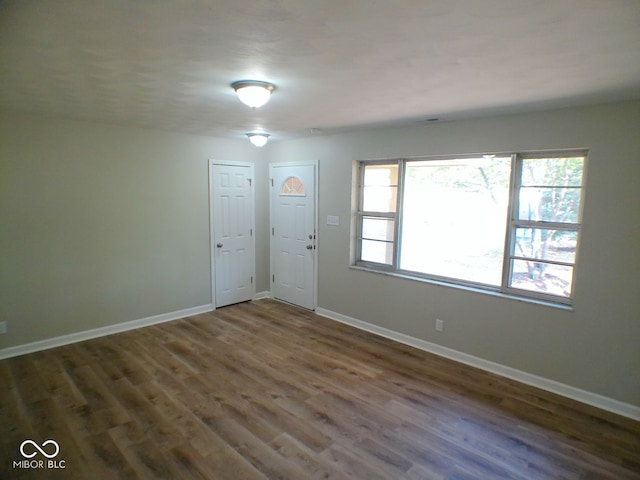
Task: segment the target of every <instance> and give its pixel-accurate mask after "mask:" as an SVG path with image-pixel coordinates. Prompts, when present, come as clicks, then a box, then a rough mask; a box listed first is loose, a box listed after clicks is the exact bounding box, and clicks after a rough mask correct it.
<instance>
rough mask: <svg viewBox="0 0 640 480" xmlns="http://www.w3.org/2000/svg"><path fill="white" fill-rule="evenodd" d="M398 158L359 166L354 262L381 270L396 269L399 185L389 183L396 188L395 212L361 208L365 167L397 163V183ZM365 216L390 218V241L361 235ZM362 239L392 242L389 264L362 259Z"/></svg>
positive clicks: (374, 161)
mask: <svg viewBox="0 0 640 480" xmlns="http://www.w3.org/2000/svg"><path fill="white" fill-rule="evenodd" d="M400 163H401V162H400V160H391V161H390V160H372V161H363V162H361V163H360V167H359V172H358V173H359V178H358V189H359V192H358V211H357V217H358V219H357V222H356V238H357V242H356V243H357V250H356V263H357V264H359V265H363V266H369V267H372V268H374V269H382V270H392V271H394V270H396V265H397V263H396V258H397V250H398V243H397V238H398V207H399V203H400V196H399V186H398V185H391V184H390V185H389V186H395V187H396V188H397V191H396V211H395V212H373V211H367V210H363V205H364V190H365V181H364V177H365V169H366V167H367V166H368V165H398V183H400V182H401V179H400ZM366 217H376V218H384V219H387V220H392V221H393V222H394V234H393V240H392V241H381V240H375V239H370V238H364V237H363V232H362V230H363V222H364V219H365V218H366ZM363 240H371V241H379V242H381V243H392V244H393V253H392V259H391V264H386V263H378V262H372V261H368V260H363V259H362V241H363Z"/></svg>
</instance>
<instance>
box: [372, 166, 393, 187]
mask: <svg viewBox="0 0 640 480" xmlns="http://www.w3.org/2000/svg"><path fill="white" fill-rule="evenodd" d="M364 185H365V186H388V185H398V164H397V163H394V164H391V165H366V166H365V167H364Z"/></svg>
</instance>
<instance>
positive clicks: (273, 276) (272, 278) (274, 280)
mask: <svg viewBox="0 0 640 480" xmlns="http://www.w3.org/2000/svg"><path fill="white" fill-rule="evenodd" d="M271 282H273V283H275V282H276V276H275V275H271Z"/></svg>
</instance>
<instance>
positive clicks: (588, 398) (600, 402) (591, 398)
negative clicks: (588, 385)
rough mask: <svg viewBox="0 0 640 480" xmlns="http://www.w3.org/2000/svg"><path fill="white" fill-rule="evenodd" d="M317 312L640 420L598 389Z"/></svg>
mask: <svg viewBox="0 0 640 480" xmlns="http://www.w3.org/2000/svg"><path fill="white" fill-rule="evenodd" d="M316 313H317V314H318V315H322V316H323V317H327V318H330V319H331V320H335V321H337V322H340V323H345V324H347V325H351V326H352V327H356V328H358V329H360V330H365V331H367V332H370V333H374V334H376V335H379V336H381V337H385V338H389V339H391V340H395V341H397V342H400V343H403V344H405V345H409V346H411V347H415V348H418V349H420V350H424V351H426V352H429V353H434V354H436V355H439V356H441V357H445V358H448V359H450V360H454V361H456V362H460V363H464V364H466V365H470V366H472V367H476V368H480V369H482V370H485V371H488V372H491V373H495V374H497V375H501V376H503V377H507V378H510V379H512V380H516V381H518V382H521V383H524V384H527V385H531V386H533V387H537V388H540V389H542V390H546V391H548V392H552V393H556V394H558V395H562V396H563V397H567V398H571V399H573V400H577V401H578V402H582V403H586V404H588V405H592V406H594V407H598V408H601V409H603V410H607V411H609V412H613V413H617V414H619V415H623V416H625V417H629V418H632V419H634V420H640V407H638V406H635V405H631V404H629V403H624V402H620V401H618V400H614V399H612V398H609V397H605V396H603V395H599V394H597V393H592V392H588V391H586V390H581V389H579V388H575V387H572V386H570V385H565V384H563V383H560V382H556V381H555V380H550V379H548V378H544V377H539V376H537V375H533V374H531V373H527V372H523V371H521V370H517V369H515V368H511V367H507V366H506V365H501V364H499V363H495V362H491V361H489V360H484V359H482V358H479V357H475V356H473V355H468V354H466V353H463V352H459V351H457V350H453V349H451V348H447V347H443V346H441V345H438V344H435V343H431V342H427V341H426V340H421V339H419V338H415V337H412V336H409V335H405V334H403V333H398V332H395V331H393V330H389V329H387V328H384V327H379V326H377V325H374V324H372V323H368V322H365V321H362V320H358V319H355V318H352V317H348V316H346V315H342V314H341V313H336V312H332V311H331V310H327V309H324V308H318V309H316Z"/></svg>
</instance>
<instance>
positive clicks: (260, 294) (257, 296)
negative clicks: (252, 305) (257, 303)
mask: <svg viewBox="0 0 640 480" xmlns="http://www.w3.org/2000/svg"><path fill="white" fill-rule="evenodd" d="M263 298H271V292H270V291H265V292H258V293H256V294H255V295H254V297H253V299H254V300H262V299H263Z"/></svg>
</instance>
